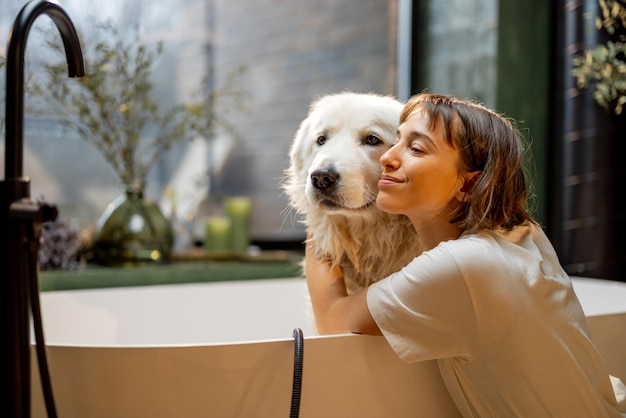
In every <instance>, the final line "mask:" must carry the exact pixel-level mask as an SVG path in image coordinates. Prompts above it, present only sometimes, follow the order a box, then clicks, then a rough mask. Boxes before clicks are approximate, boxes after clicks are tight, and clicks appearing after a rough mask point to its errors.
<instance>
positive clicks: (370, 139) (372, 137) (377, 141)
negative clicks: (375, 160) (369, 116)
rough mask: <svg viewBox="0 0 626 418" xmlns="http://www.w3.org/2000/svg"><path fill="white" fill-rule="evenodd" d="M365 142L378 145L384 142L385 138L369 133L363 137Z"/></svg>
mask: <svg viewBox="0 0 626 418" xmlns="http://www.w3.org/2000/svg"><path fill="white" fill-rule="evenodd" d="M362 142H363V144H365V145H378V144H382V142H383V140H382V139H380V138H379V137H377V136H376V135H367V136H366V137H364V138H363V141H362Z"/></svg>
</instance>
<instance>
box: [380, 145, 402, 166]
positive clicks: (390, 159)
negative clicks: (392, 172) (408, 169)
mask: <svg viewBox="0 0 626 418" xmlns="http://www.w3.org/2000/svg"><path fill="white" fill-rule="evenodd" d="M395 148H396V147H395V145H394V146H392V147H391V148H389V149H388V150H387V151H385V153H384V154H383V155H381V156H380V164H381V165H382V166H383V167H397V166H398V159H397V157H396V155H395Z"/></svg>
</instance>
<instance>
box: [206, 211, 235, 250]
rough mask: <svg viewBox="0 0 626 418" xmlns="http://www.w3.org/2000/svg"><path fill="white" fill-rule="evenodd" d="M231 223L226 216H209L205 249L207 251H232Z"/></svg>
mask: <svg viewBox="0 0 626 418" xmlns="http://www.w3.org/2000/svg"><path fill="white" fill-rule="evenodd" d="M230 235H231V222H230V219H228V218H227V217H225V216H209V218H208V219H207V221H206V236H205V241H204V248H205V249H206V250H207V251H228V250H230V248H231V246H230Z"/></svg>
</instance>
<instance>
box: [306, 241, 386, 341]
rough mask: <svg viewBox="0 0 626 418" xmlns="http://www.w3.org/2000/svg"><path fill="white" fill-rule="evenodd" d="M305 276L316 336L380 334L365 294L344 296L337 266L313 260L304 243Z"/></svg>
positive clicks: (316, 259) (342, 283)
mask: <svg viewBox="0 0 626 418" xmlns="http://www.w3.org/2000/svg"><path fill="white" fill-rule="evenodd" d="M304 262H305V274H306V280H307V286H308V288H309V294H310V297H311V303H312V305H313V314H314V315H315V322H316V325H317V329H318V331H319V333H320V334H345V333H356V334H372V335H381V332H380V330H379V329H378V326H377V325H376V323H375V322H374V319H373V318H372V316H371V314H370V312H369V309H368V308H367V291H366V290H362V291H360V292H358V293H355V294H354V295H350V296H348V293H347V292H346V286H345V283H344V279H343V271H342V270H341V267H340V266H332V265H331V263H330V261H328V260H327V259H324V258H320V257H317V256H316V255H315V250H314V248H313V246H312V244H310V243H307V246H306V255H305V261H304Z"/></svg>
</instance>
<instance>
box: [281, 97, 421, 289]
mask: <svg viewBox="0 0 626 418" xmlns="http://www.w3.org/2000/svg"><path fill="white" fill-rule="evenodd" d="M402 107H403V105H402V103H400V102H399V101H398V100H396V99H395V98H393V97H391V96H382V95H378V94H374V93H353V92H342V93H335V94H329V95H326V96H322V97H321V98H318V99H316V100H314V101H313V102H312V103H311V105H310V108H309V112H308V115H307V116H306V118H305V119H304V120H303V121H302V122H301V123H300V126H299V128H298V130H297V132H296V134H295V137H294V138H293V141H292V144H291V148H290V151H289V158H290V165H289V167H288V168H287V170H286V171H285V179H284V182H283V189H284V191H285V194H286V195H287V197H288V199H289V209H290V210H293V211H295V212H296V213H297V214H298V215H300V216H301V221H302V222H303V223H304V224H305V226H306V230H307V234H308V238H307V239H308V241H309V242H310V243H312V244H313V248H315V252H316V254H317V255H318V256H322V257H327V258H328V259H330V260H331V262H332V263H333V264H334V265H337V264H338V265H340V266H341V267H342V269H343V273H344V279H345V283H346V289H347V292H348V294H353V293H354V292H356V291H358V290H360V289H363V288H365V287H367V286H369V285H370V284H371V283H373V282H375V281H377V280H380V279H382V278H384V277H386V276H388V275H389V274H391V273H393V272H396V271H399V270H401V269H402V267H404V266H405V265H407V264H408V263H409V262H410V261H411V260H412V259H413V258H414V257H415V256H417V254H418V253H419V252H420V250H419V243H418V237H417V233H416V232H415V230H414V228H413V226H412V224H411V222H410V221H409V219H408V218H407V217H406V216H404V215H393V214H388V213H385V212H382V211H381V210H379V209H378V208H377V207H376V195H377V194H378V180H379V178H380V175H381V172H382V168H381V165H380V161H379V159H380V157H381V156H382V154H383V153H384V152H385V151H386V150H388V149H389V148H390V147H391V145H392V144H393V143H394V141H395V137H396V132H397V129H398V121H399V117H400V112H401V111H402Z"/></svg>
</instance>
